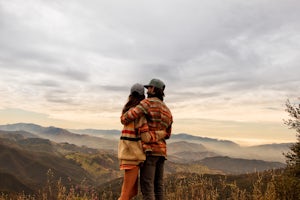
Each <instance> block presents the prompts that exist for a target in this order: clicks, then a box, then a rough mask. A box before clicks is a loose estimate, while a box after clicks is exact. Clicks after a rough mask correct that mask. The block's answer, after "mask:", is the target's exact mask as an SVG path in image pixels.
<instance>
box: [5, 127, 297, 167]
mask: <svg viewBox="0 0 300 200" xmlns="http://www.w3.org/2000/svg"><path fill="white" fill-rule="evenodd" d="M0 130H7V131H27V132H30V133H33V134H35V135H36V136H38V137H42V138H47V139H50V140H52V141H55V142H58V143H61V142H67V143H72V144H75V145H78V146H82V145H84V146H87V147H91V148H96V149H107V150H112V151H116V150H117V143H118V140H119V136H120V133H121V132H120V131H118V130H97V129H78V130H76V129H70V130H72V131H73V132H70V131H68V130H65V129H61V128H56V127H42V126H39V125H36V124H26V123H18V124H8V125H0ZM177 142H179V143H177ZM184 142H185V143H184ZM167 143H168V154H169V156H170V158H172V160H173V161H178V162H180V159H181V162H189V161H195V160H196V159H198V160H199V159H203V158H204V157H205V156H206V155H207V157H211V156H217V155H220V156H229V157H233V158H245V159H259V160H265V161H277V162H285V157H284V155H283V153H286V152H288V151H289V148H290V145H291V143H282V144H265V145H257V146H250V147H243V146H240V145H238V144H236V143H234V142H232V141H229V140H219V139H213V138H208V137H200V136H193V135H189V134H186V133H180V134H172V136H171V138H170V139H169V140H167ZM197 145H198V146H197ZM187 149H188V150H187ZM190 152H194V155H196V153H197V152H198V153H199V156H196V157H195V156H191V154H190ZM186 153H189V154H186ZM200 154H201V156H200ZM205 154H206V155H205ZM197 157H198V158H197Z"/></svg>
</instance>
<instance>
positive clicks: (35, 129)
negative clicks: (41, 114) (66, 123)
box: [0, 123, 117, 149]
mask: <svg viewBox="0 0 300 200" xmlns="http://www.w3.org/2000/svg"><path fill="white" fill-rule="evenodd" d="M0 130H4V131H26V132H30V133H32V134H34V135H36V136H37V137H41V138H46V139H50V140H52V141H54V142H57V143H61V142H68V143H72V144H76V145H78V146H82V145H84V146H88V147H92V148H97V149H116V148H117V141H116V140H114V139H107V138H99V137H95V136H90V135H84V134H75V133H72V132H70V131H68V130H66V129H62V128H57V127H53V126H50V127H42V126H39V125H36V124H26V123H18V124H8V125H0Z"/></svg>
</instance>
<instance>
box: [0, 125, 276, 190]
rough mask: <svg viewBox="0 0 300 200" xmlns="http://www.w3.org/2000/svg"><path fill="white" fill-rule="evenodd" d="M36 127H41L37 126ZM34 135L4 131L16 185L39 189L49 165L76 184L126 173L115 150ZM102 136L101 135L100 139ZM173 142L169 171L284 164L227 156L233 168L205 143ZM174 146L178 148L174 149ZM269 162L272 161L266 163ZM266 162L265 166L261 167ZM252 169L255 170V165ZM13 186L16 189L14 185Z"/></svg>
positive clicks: (6, 160) (2, 144)
mask: <svg viewBox="0 0 300 200" xmlns="http://www.w3.org/2000/svg"><path fill="white" fill-rule="evenodd" d="M35 128H38V127H37V126H35ZM0 129H1V127H0ZM41 130H43V129H41ZM52 130H57V131H59V132H60V133H62V132H64V131H60V129H52ZM67 134H71V135H72V134H73V133H71V132H69V133H67ZM40 135H41V134H40ZM54 135H56V136H57V135H59V134H54ZM74 135H76V134H74ZM34 136H35V134H32V133H29V132H25V131H21V130H19V131H0V138H1V139H0V163H1V167H0V175H1V174H3V176H4V177H5V178H6V179H9V180H10V181H11V186H12V187H13V185H14V184H15V185H19V186H20V187H21V186H22V185H23V186H24V190H25V189H26V191H27V190H28V191H29V190H35V189H36V188H37V187H39V186H41V185H42V184H44V183H45V181H46V178H47V177H46V173H47V170H48V169H52V170H53V171H54V174H55V175H56V177H57V178H58V177H62V181H63V182H64V184H66V185H67V184H71V183H70V182H68V180H69V178H70V179H72V183H73V184H76V183H79V182H80V181H82V180H83V179H85V180H87V182H90V183H91V184H92V185H95V186H97V185H98V184H101V183H103V184H104V183H105V182H107V181H110V180H114V179H116V178H118V177H121V176H122V173H123V172H122V171H120V170H119V163H118V159H117V155H116V152H115V151H112V150H110V149H107V150H101V149H95V148H90V147H88V146H77V145H75V144H70V143H66V142H63V143H56V142H54V141H52V140H50V139H43V138H38V136H37V137H34ZM101 139H102V138H98V140H101ZM105 141H106V140H105ZM169 145H170V149H169V150H170V151H171V153H172V154H170V155H169V159H168V161H167V162H166V166H165V172H166V175H167V174H174V173H180V172H189V173H197V174H227V173H232V174H238V173H240V172H241V171H239V170H240V169H241V168H246V167H247V165H249V162H250V163H253V162H254V164H252V165H251V166H252V169H253V170H254V169H259V170H267V169H273V168H274V167H280V166H281V165H273V164H274V163H269V162H265V163H261V162H256V161H249V162H247V160H245V162H241V161H240V160H236V159H232V158H227V160H226V162H227V163H233V164H232V165H233V166H234V165H236V166H239V167H240V168H238V169H236V168H234V167H232V169H231V171H228V169H227V168H226V167H227V165H228V166H232V165H229V164H226V162H225V161H223V163H222V164H220V159H219V158H218V157H215V153H214V152H209V151H207V148H206V147H205V146H204V145H202V144H197V143H189V142H186V141H181V142H173V143H169ZM172 147H175V148H173V150H172ZM172 151H173V152H172ZM175 157H176V159H178V160H177V161H176V159H173V158H175ZM208 157H211V159H208ZM174 161H176V162H174ZM229 161H231V162H229ZM212 163H218V166H220V168H212V166H214V165H213V164H212ZM266 163H269V164H268V165H266ZM255 164H256V165H255ZM275 164H277V163H275ZM262 165H263V167H261V166H262ZM249 166H250V165H249ZM222 167H223V168H222ZM248 171H251V169H250V170H248ZM9 177H10V178H9ZM25 186H26V187H25ZM10 189H11V190H12V188H10ZM4 190H9V189H7V188H6V189H4V188H0V191H4Z"/></svg>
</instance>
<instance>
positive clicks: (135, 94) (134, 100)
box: [122, 83, 145, 113]
mask: <svg viewBox="0 0 300 200" xmlns="http://www.w3.org/2000/svg"><path fill="white" fill-rule="evenodd" d="M143 99H145V95H144V86H143V85H142V84H139V83H136V84H134V85H133V86H132V87H131V89H130V95H129V97H128V101H127V103H126V104H125V106H124V108H123V110H122V113H125V112H127V111H128V110H129V109H130V108H132V107H135V106H137V105H138V104H139V103H140V101H142V100H143Z"/></svg>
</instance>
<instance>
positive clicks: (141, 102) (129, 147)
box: [118, 79, 173, 200]
mask: <svg viewBox="0 0 300 200" xmlns="http://www.w3.org/2000/svg"><path fill="white" fill-rule="evenodd" d="M144 87H145V88H147V90H148V91H147V95H148V96H147V98H145V95H144ZM164 89H165V84H164V83H163V82H162V81H161V80H159V79H152V80H151V81H150V83H149V84H148V85H145V86H143V85H141V84H139V83H136V84H134V85H133V86H132V87H131V90H130V95H129V97H128V102H127V103H126V104H125V106H124V108H123V111H122V116H121V123H122V124H123V125H124V127H123V130H122V133H121V138H120V142H119V149H118V158H119V160H120V169H123V170H125V173H124V179H123V186H122V192H121V196H120V198H119V200H130V199H131V198H133V197H134V196H136V195H137V193H138V175H139V171H140V186H141V191H142V194H143V199H144V200H154V199H155V200H163V174H164V162H165V159H166V156H167V152H166V142H165V139H168V138H169V137H170V136H171V129H172V123H173V118H172V114H171V112H170V110H169V108H168V107H167V106H166V104H165V103H164V102H163V100H164Z"/></svg>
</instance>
